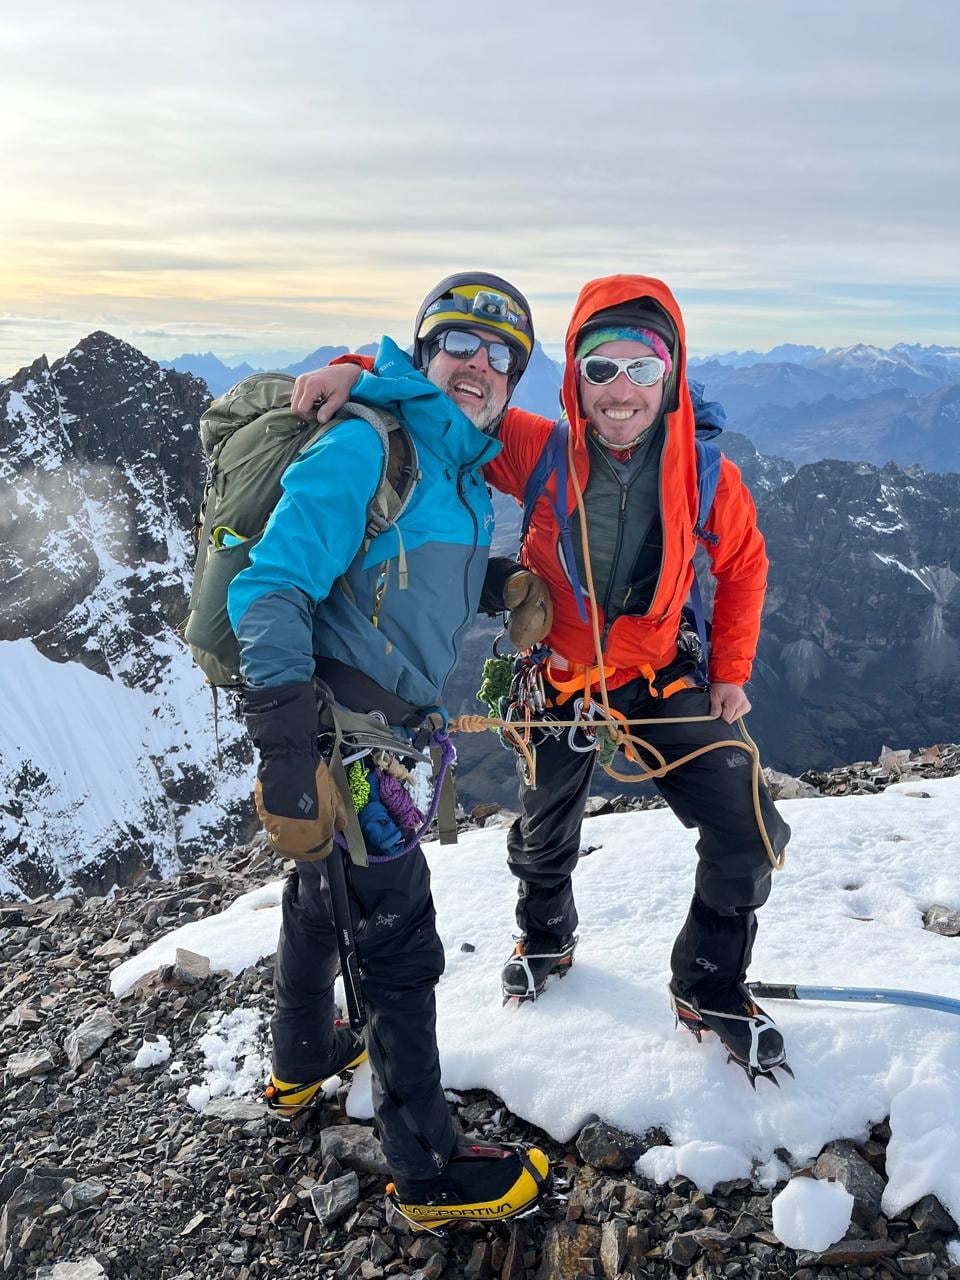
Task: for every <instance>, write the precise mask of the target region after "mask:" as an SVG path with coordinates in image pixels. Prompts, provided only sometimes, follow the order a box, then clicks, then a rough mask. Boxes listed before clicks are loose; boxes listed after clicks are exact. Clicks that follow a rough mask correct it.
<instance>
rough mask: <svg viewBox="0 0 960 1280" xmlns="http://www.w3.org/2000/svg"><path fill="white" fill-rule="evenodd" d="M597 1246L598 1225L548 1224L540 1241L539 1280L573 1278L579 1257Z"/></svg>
mask: <svg viewBox="0 0 960 1280" xmlns="http://www.w3.org/2000/svg"><path fill="white" fill-rule="evenodd" d="M599 1247H600V1228H599V1227H594V1226H592V1225H589V1224H587V1223H584V1222H562V1223H560V1225H559V1226H556V1227H551V1228H550V1230H549V1231H548V1232H547V1235H546V1239H545V1240H544V1242H543V1260H542V1262H541V1265H540V1271H539V1272H538V1280H576V1277H577V1276H579V1275H580V1274H581V1260H582V1259H583V1258H586V1257H588V1256H589V1255H590V1252H591V1251H592V1250H594V1251H595V1250H598V1249H599Z"/></svg>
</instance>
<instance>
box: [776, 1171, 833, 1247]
mask: <svg viewBox="0 0 960 1280" xmlns="http://www.w3.org/2000/svg"><path fill="white" fill-rule="evenodd" d="M852 1217H853V1196H852V1195H851V1194H850V1192H849V1191H848V1190H847V1189H846V1187H842V1186H841V1185H840V1183H839V1182H828V1181H823V1182H821V1181H820V1180H819V1179H817V1178H793V1179H792V1180H791V1181H790V1182H788V1183H787V1185H786V1186H785V1187H784V1189H783V1190H782V1191H781V1192H780V1194H779V1195H778V1196H775V1197H774V1200H773V1230H774V1233H775V1234H776V1236H777V1238H778V1239H779V1240H781V1241H782V1242H783V1243H784V1244H785V1245H786V1246H787V1248H788V1249H809V1250H812V1251H813V1252H814V1253H822V1252H823V1250H824V1249H827V1248H829V1247H830V1245H832V1244H836V1242H837V1241H838V1240H842V1239H843V1237H844V1236H845V1235H846V1233H847V1228H848V1227H849V1226H850V1221H851V1218H852Z"/></svg>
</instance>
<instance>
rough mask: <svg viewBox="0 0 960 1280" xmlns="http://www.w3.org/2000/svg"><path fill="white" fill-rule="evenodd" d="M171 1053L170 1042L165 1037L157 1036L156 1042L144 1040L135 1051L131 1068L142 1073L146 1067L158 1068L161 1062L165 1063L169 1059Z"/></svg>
mask: <svg viewBox="0 0 960 1280" xmlns="http://www.w3.org/2000/svg"><path fill="white" fill-rule="evenodd" d="M172 1052H173V1050H172V1049H171V1048H170V1041H169V1040H168V1039H167V1037H166V1036H159V1035H158V1036H157V1038H156V1040H144V1042H143V1044H142V1045H141V1046H140V1048H139V1049H138V1050H137V1056H136V1057H135V1058H134V1060H133V1066H134V1068H135V1069H136V1070H137V1071H144V1070H146V1068H147V1067H156V1066H159V1065H160V1063H161V1062H166V1061H167V1060H168V1059H169V1057H170V1054H171V1053H172Z"/></svg>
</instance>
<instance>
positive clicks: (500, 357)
mask: <svg viewBox="0 0 960 1280" xmlns="http://www.w3.org/2000/svg"><path fill="white" fill-rule="evenodd" d="M437 341H438V347H439V348H440V349H441V350H443V351H445V352H446V353H447V355H448V356H453V358H454V360H469V359H470V357H471V356H475V355H476V354H477V352H478V351H479V350H480V348H481V347H485V348H486V351H487V360H488V361H489V363H490V368H491V369H493V370H494V372H496V373H506V374H510V373H513V371H514V369H515V368H516V367H517V353H516V352H515V351H514V350H513V349H512V348H511V347H508V346H507V344H506V343H505V342H492V341H489V340H488V339H487V338H481V337H480V335H479V334H478V333H468V332H467V330H465V329H445V330H444V331H443V333H442V334H441V335H440V337H439V339H438V340H437Z"/></svg>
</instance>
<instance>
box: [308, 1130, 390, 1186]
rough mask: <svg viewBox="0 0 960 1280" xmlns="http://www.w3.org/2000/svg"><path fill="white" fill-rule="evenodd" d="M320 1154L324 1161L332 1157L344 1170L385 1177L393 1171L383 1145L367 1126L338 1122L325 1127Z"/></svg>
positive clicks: (321, 1137)
mask: <svg viewBox="0 0 960 1280" xmlns="http://www.w3.org/2000/svg"><path fill="white" fill-rule="evenodd" d="M320 1155H321V1158H322V1159H323V1160H328V1159H329V1158H330V1157H331V1156H332V1157H333V1158H334V1159H335V1160H337V1161H338V1162H339V1163H340V1164H341V1165H342V1166H343V1168H344V1169H357V1170H359V1171H360V1172H361V1173H376V1174H382V1175H383V1176H384V1177H387V1176H389V1173H390V1167H389V1165H388V1164H387V1158H386V1156H385V1155H384V1154H383V1147H381V1145H380V1142H379V1140H378V1139H377V1138H376V1136H375V1135H374V1132H373V1130H372V1129H371V1128H369V1127H368V1126H367V1125H362V1124H336V1125H331V1126H330V1127H329V1128H327V1129H324V1130H323V1132H322V1133H321V1134H320Z"/></svg>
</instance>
